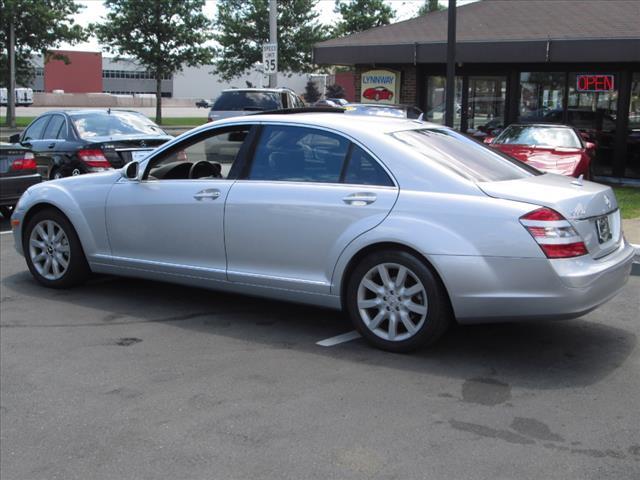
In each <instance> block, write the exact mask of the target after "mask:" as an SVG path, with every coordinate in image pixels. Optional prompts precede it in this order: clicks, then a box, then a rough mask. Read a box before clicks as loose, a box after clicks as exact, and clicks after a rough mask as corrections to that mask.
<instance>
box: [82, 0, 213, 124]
mask: <svg viewBox="0 0 640 480" xmlns="http://www.w3.org/2000/svg"><path fill="white" fill-rule="evenodd" d="M204 4H205V2H204V0H105V1H104V5H105V7H107V9H108V13H107V17H106V19H105V21H104V23H99V24H92V25H91V26H90V28H91V29H92V30H94V31H95V32H96V36H97V37H98V39H99V40H100V42H101V43H102V44H103V46H104V48H105V49H106V50H107V51H108V52H112V53H115V54H116V58H124V57H133V58H134V59H135V60H136V61H137V62H138V63H139V64H140V65H143V66H144V67H146V68H147V70H149V71H150V72H152V73H153V75H154V77H155V80H156V122H158V123H161V122H162V79H163V78H164V77H167V76H171V75H173V74H175V73H176V72H179V71H181V70H182V68H183V67H185V66H189V67H191V66H196V65H203V64H208V63H211V62H212V61H213V56H214V50H213V47H208V46H206V45H205V44H206V43H207V42H208V41H209V40H211V39H212V38H213V32H212V27H213V24H212V22H211V21H210V20H209V19H208V18H207V17H206V16H205V15H204V13H203V11H202V8H203V7H204Z"/></svg>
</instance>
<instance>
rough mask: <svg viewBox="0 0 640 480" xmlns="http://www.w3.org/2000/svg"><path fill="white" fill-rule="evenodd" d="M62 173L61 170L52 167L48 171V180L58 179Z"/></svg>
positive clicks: (61, 176)
mask: <svg viewBox="0 0 640 480" xmlns="http://www.w3.org/2000/svg"><path fill="white" fill-rule="evenodd" d="M63 177H64V175H63V174H62V171H61V170H60V169H59V168H58V167H53V168H52V169H51V172H49V180H58V179H59V178H63Z"/></svg>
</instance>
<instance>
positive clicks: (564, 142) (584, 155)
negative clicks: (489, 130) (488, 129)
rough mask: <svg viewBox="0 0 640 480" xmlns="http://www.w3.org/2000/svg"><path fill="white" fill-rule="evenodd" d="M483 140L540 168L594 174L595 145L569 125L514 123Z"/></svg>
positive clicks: (555, 171)
mask: <svg viewBox="0 0 640 480" xmlns="http://www.w3.org/2000/svg"><path fill="white" fill-rule="evenodd" d="M484 142H485V143H487V144H489V146H491V147H492V148H495V149H497V150H500V151H501V152H503V153H505V154H507V155H509V156H510V157H513V158H515V159H517V160H520V161H522V162H524V163H527V164H529V165H531V166H532V167H535V168H537V169H538V170H542V171H544V172H550V173H557V174H560V175H569V176H572V177H578V176H580V175H584V177H585V178H587V179H589V178H591V160H592V159H593V156H594V155H595V148H596V146H595V144H594V143H591V142H585V141H584V140H583V139H582V137H581V136H580V134H579V132H578V131H577V130H576V129H575V128H573V127H570V126H568V125H555V124H512V125H509V126H508V127H507V128H505V129H504V130H503V131H502V132H501V133H500V134H499V135H498V136H497V137H495V138H494V137H486V138H485V139H484Z"/></svg>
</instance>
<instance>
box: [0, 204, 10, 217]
mask: <svg viewBox="0 0 640 480" xmlns="http://www.w3.org/2000/svg"><path fill="white" fill-rule="evenodd" d="M0 215H2V216H3V217H4V218H5V219H7V220H8V219H9V218H11V208H10V207H8V206H6V205H3V206H2V207H0Z"/></svg>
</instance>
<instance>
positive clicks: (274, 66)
mask: <svg viewBox="0 0 640 480" xmlns="http://www.w3.org/2000/svg"><path fill="white" fill-rule="evenodd" d="M262 65H263V66H264V67H263V68H264V73H265V74H270V73H277V71H278V44H277V43H265V44H263V45H262Z"/></svg>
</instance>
